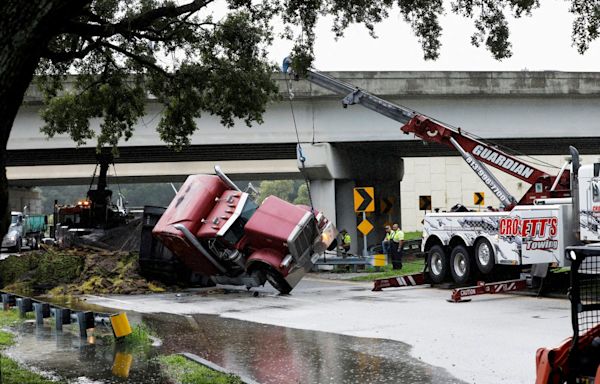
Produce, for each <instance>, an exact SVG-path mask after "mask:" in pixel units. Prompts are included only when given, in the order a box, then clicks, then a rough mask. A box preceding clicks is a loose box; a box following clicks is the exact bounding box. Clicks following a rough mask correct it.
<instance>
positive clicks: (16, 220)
mask: <svg viewBox="0 0 600 384" xmlns="http://www.w3.org/2000/svg"><path fill="white" fill-rule="evenodd" d="M18 221H19V216H17V215H12V216H11V217H10V224H11V225H13V224H17V222H18Z"/></svg>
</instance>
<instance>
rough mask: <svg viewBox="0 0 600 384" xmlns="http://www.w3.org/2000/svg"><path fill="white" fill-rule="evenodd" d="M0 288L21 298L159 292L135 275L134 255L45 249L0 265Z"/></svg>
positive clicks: (135, 260) (135, 258) (75, 249)
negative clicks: (43, 295) (27, 296)
mask: <svg viewBox="0 0 600 384" xmlns="http://www.w3.org/2000/svg"><path fill="white" fill-rule="evenodd" d="M0 287H4V289H5V290H8V291H12V292H15V293H21V294H27V295H31V294H46V293H47V294H50V295H78V294H88V293H95V294H134V293H136V294H138V293H145V292H162V291H164V290H165V288H164V286H162V285H161V284H160V283H156V282H152V281H148V280H146V279H145V278H143V277H142V276H141V275H140V274H139V265H138V254H137V253H136V252H119V251H105V250H101V249H95V248H94V249H92V248H73V249H67V250H59V249H57V248H54V247H47V248H45V249H44V250H40V251H34V252H30V253H28V254H24V255H21V256H11V257H8V258H7V259H5V260H2V261H0Z"/></svg>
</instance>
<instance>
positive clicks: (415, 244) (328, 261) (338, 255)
mask: <svg viewBox="0 0 600 384" xmlns="http://www.w3.org/2000/svg"><path fill="white" fill-rule="evenodd" d="M402 249H403V257H405V256H410V255H416V254H419V253H421V239H415V240H406V241H405V242H404V245H403V246H402ZM377 255H382V254H381V253H374V254H371V255H368V256H359V255H354V254H351V253H343V252H333V251H328V252H325V254H324V255H323V256H322V257H320V258H319V259H317V261H316V262H315V265H377V263H376V261H380V260H381V257H378V256H377Z"/></svg>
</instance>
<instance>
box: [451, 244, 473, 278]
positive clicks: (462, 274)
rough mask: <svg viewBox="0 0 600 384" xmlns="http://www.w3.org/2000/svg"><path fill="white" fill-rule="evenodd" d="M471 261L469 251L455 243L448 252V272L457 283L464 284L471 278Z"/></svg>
mask: <svg viewBox="0 0 600 384" xmlns="http://www.w3.org/2000/svg"><path fill="white" fill-rule="evenodd" d="M471 264H472V261H471V256H470V255H469V251H468V250H467V249H466V248H465V247H463V246H462V245H457V246H456V247H454V249H453V250H452V253H451V254H450V273H452V279H454V281H455V282H456V283H457V284H466V283H467V282H469V280H470V279H471V274H472V267H471Z"/></svg>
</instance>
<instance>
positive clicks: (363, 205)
mask: <svg viewBox="0 0 600 384" xmlns="http://www.w3.org/2000/svg"><path fill="white" fill-rule="evenodd" d="M374 211H375V189H374V188H373V187H357V188H354V212H357V213H359V212H362V221H361V222H360V224H359V225H358V227H357V228H358V230H359V231H360V232H361V233H362V234H363V236H364V237H363V256H368V250H367V235H368V234H369V232H371V231H372V230H373V224H371V223H370V222H369V221H368V220H367V212H374Z"/></svg>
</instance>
